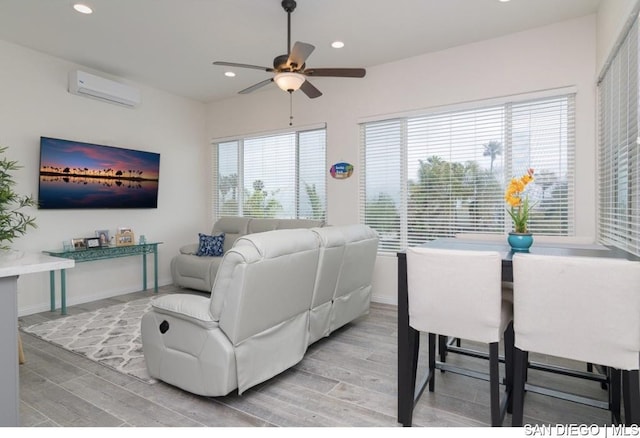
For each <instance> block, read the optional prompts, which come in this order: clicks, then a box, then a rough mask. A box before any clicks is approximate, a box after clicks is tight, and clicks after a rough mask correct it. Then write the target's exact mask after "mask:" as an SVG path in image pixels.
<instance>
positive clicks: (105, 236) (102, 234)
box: [96, 230, 111, 246]
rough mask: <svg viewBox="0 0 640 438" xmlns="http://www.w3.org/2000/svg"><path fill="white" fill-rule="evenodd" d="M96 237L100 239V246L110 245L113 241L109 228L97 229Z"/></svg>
mask: <svg viewBox="0 0 640 438" xmlns="http://www.w3.org/2000/svg"><path fill="white" fill-rule="evenodd" d="M96 237H97V238H98V239H99V240H100V246H109V245H110V243H111V238H110V237H109V230H96Z"/></svg>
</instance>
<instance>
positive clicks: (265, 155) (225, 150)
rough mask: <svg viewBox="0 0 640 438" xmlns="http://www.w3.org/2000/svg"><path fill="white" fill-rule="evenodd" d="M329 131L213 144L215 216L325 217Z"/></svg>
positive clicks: (296, 133) (260, 137)
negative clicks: (327, 135) (327, 133)
mask: <svg viewBox="0 0 640 438" xmlns="http://www.w3.org/2000/svg"><path fill="white" fill-rule="evenodd" d="M325 138H326V134H325V129H316V130H309V131H299V132H287V133H281V134H276V135H268V136H258V137H247V138H241V139H237V140H229V141H224V142H220V143H217V144H214V145H213V156H214V174H215V175H214V184H215V185H216V188H215V190H214V191H213V192H214V193H215V199H214V216H215V217H220V216H225V215H231V216H251V217H269V218H319V219H323V218H324V217H325V215H326V213H325V212H326V183H325V174H326V173H325V167H326V166H325V163H326V158H325V156H326V140H325Z"/></svg>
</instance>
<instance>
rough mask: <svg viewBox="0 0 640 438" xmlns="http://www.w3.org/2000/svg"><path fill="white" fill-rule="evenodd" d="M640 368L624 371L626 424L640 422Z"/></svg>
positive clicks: (623, 388) (623, 385)
mask: <svg viewBox="0 0 640 438" xmlns="http://www.w3.org/2000/svg"><path fill="white" fill-rule="evenodd" d="M638 374H639V373H638V370H632V371H627V370H624V371H622V393H623V400H624V424H625V425H627V426H631V425H633V424H636V425H637V424H640V386H639V385H640V379H639V378H638Z"/></svg>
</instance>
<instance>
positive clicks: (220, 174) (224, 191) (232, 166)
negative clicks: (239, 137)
mask: <svg viewBox="0 0 640 438" xmlns="http://www.w3.org/2000/svg"><path fill="white" fill-rule="evenodd" d="M238 150H239V144H238V142H237V141H230V142H226V143H220V144H219V145H218V147H217V148H214V151H215V152H217V154H214V156H216V157H217V160H216V161H217V165H216V168H217V172H216V178H215V187H217V197H214V204H213V205H217V207H218V217H220V216H238V215H239V213H240V210H239V207H240V205H242V191H241V190H239V189H238V187H239V185H238V181H239V169H238ZM214 193H215V191H214Z"/></svg>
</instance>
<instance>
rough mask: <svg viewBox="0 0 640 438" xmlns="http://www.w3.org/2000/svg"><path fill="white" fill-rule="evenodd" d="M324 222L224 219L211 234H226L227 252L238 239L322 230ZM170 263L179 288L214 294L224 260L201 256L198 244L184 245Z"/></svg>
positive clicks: (237, 217)
mask: <svg viewBox="0 0 640 438" xmlns="http://www.w3.org/2000/svg"><path fill="white" fill-rule="evenodd" d="M323 225H324V221H321V220H314V219H264V218H251V217H239V216H225V217H221V218H220V219H218V220H217V221H216V223H215V224H214V225H213V229H212V231H211V235H218V234H221V233H224V246H223V250H224V253H226V252H227V251H228V250H229V249H231V247H233V244H234V242H235V241H236V239H238V238H239V237H242V236H245V235H247V234H253V233H261V232H264V231H272V230H285V229H293V228H312V227H322V226H323ZM179 252H180V253H179V254H178V255H176V256H175V257H174V258H173V259H172V260H171V276H172V277H173V283H174V284H175V285H176V286H180V287H184V288H188V289H195V290H200V291H204V292H211V289H212V288H213V282H214V280H215V279H216V272H218V267H219V266H220V262H221V261H222V257H219V256H198V255H197V253H198V243H193V244H188V245H184V246H182V247H181V248H180V250H179Z"/></svg>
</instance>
